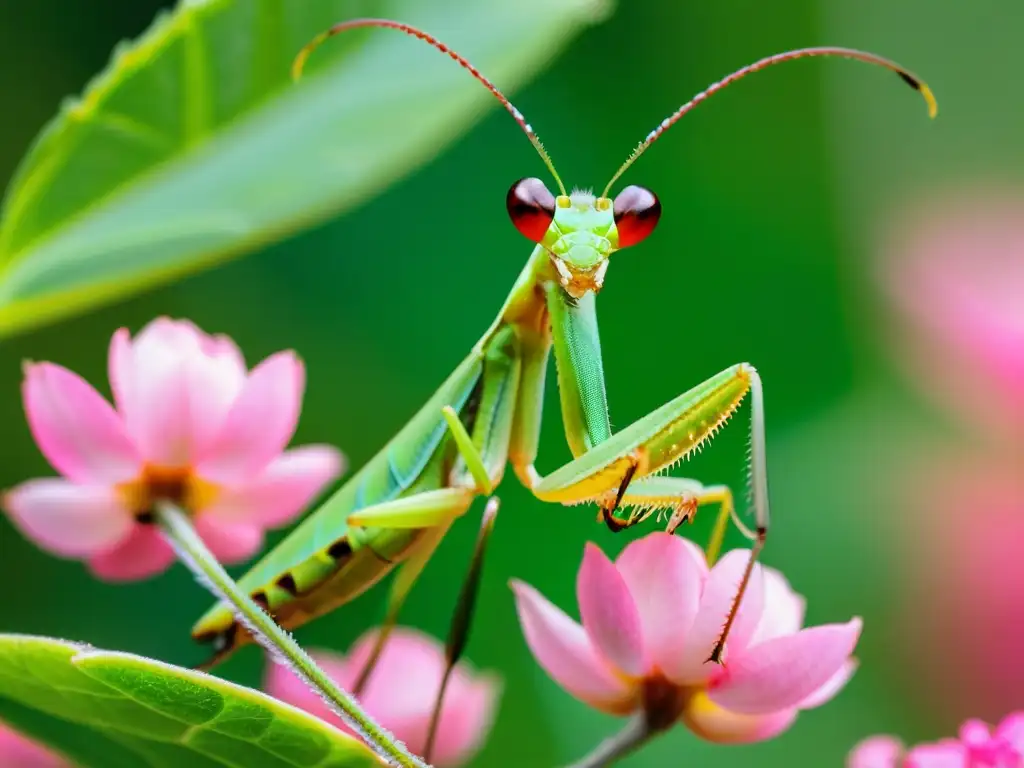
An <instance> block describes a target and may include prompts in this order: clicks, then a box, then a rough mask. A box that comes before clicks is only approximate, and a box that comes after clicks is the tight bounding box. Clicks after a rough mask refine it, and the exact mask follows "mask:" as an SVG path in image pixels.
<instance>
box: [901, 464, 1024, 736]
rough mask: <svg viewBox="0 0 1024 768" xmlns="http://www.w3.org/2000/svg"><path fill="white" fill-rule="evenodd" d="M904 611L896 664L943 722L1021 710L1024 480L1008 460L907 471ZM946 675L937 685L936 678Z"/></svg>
mask: <svg viewBox="0 0 1024 768" xmlns="http://www.w3.org/2000/svg"><path fill="white" fill-rule="evenodd" d="M902 482H903V484H904V490H903V491H902V493H903V496H904V498H905V501H904V502H903V504H901V506H900V507H899V508H900V509H901V510H905V514H902V515H901V516H900V523H899V524H900V525H902V526H903V528H904V531H903V538H904V539H905V540H906V541H907V542H908V544H907V546H908V547H913V549H914V550H916V551H917V552H918V553H919V556H917V557H908V558H906V559H905V560H904V563H903V568H904V569H905V570H906V576H905V578H904V580H903V582H902V584H903V594H902V598H903V605H902V607H901V610H900V612H899V617H898V620H897V621H896V622H894V623H893V625H892V626H891V628H889V630H888V631H889V632H890V633H891V636H890V647H891V648H893V649H896V650H897V656H896V658H895V660H896V662H897V663H898V664H899V665H900V667H902V668H903V669H904V670H906V671H907V672H909V673H910V674H912V675H913V676H914V677H915V678H917V679H918V682H917V683H916V684H915V687H917V688H918V689H919V690H920V691H921V693H922V694H923V695H924V696H925V697H926V698H927V700H928V701H929V702H930V704H929V706H931V707H932V708H935V709H938V710H939V711H941V712H942V714H943V716H945V717H960V716H962V713H963V712H965V711H968V712H974V713H977V714H978V715H980V716H982V717H995V716H997V715H998V714H999V713H1002V712H1006V711H1007V710H1009V709H1011V708H1013V707H1016V706H1019V705H1020V692H1021V690H1022V689H1024V655H1022V654H1021V653H1020V639H1019V638H1018V637H1017V636H1016V632H1013V631H1008V629H1009V628H1012V627H1021V626H1024V600H1022V599H1021V595H1022V594H1024V566H1022V563H1021V553H1022V552H1024V473H1022V472H1021V471H1020V468H1019V467H1017V468H1016V469H1015V468H1014V460H1013V459H1010V460H1006V459H1004V458H1001V457H999V456H990V455H981V456H972V455H971V454H969V453H958V452H956V450H955V448H954V447H952V446H951V447H950V448H949V451H948V455H943V456H938V455H935V451H934V450H933V451H932V452H931V453H930V454H929V455H928V456H927V457H926V458H925V459H924V460H923V461H922V460H919V461H915V462H913V463H911V462H909V461H908V462H907V466H906V467H905V468H904V472H903V475H902ZM939 669H941V670H943V672H942V674H941V675H937V674H935V670H939Z"/></svg>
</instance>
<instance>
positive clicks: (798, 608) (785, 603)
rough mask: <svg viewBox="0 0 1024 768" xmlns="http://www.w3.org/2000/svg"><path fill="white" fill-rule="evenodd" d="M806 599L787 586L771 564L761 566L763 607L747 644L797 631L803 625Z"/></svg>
mask: <svg viewBox="0 0 1024 768" xmlns="http://www.w3.org/2000/svg"><path fill="white" fill-rule="evenodd" d="M806 607H807V601H806V600H804V598H803V596H802V595H799V594H797V593H796V592H794V591H793V588H792V587H790V585H789V581H787V580H786V577H785V576H783V575H782V574H781V573H780V572H779V571H777V570H775V569H774V568H768V567H765V568H764V611H763V612H762V614H761V621H759V622H758V624H757V629H756V630H755V631H754V636H753V637H752V638H751V639H750V645H755V644H756V643H760V642H764V641H765V640H770V639H771V638H773V637H781V636H783V635H793V634H796V633H797V632H798V631H799V630H800V628H801V627H802V626H803V625H804V611H805V610H806Z"/></svg>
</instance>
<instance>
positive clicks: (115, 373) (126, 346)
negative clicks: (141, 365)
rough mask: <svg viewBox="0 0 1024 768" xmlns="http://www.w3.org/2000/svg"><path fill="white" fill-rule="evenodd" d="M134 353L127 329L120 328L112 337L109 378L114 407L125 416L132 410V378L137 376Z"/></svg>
mask: <svg viewBox="0 0 1024 768" xmlns="http://www.w3.org/2000/svg"><path fill="white" fill-rule="evenodd" d="M132 355H133V352H132V339H131V335H130V334H129V333H128V329H127V328H118V329H117V330H116V331H114V335H113V336H111V337H110V349H109V351H108V352H107V378H108V379H109V380H110V391H111V392H113V394H114V405H115V406H117V409H118V410H119V411H120V412H121V415H122V416H124V414H126V413H127V412H128V410H129V408H130V406H129V405H128V400H129V398H130V397H131V386H132V378H133V376H134V375H135V361H134V358H133V356H132Z"/></svg>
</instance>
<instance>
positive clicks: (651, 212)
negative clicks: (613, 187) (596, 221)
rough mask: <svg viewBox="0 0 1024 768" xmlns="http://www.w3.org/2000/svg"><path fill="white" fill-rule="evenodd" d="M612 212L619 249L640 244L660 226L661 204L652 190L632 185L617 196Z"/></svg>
mask: <svg viewBox="0 0 1024 768" xmlns="http://www.w3.org/2000/svg"><path fill="white" fill-rule="evenodd" d="M612 211H613V212H614V213H615V228H616V229H617V230H618V231H619V248H626V247H628V246H630V245H636V244H637V243H639V242H640V241H641V240H643V239H644V238H646V237H647V236H648V235H649V234H651V232H653V231H654V228H655V227H656V226H658V219H660V218H661V203H660V202H658V198H657V196H656V195H655V194H654V193H653V192H651V190H649V189H644V188H643V187H638V186H636V185H632V186H629V187H626V188H625V189H624V190H622V191H621V192H619V194H618V195H616V197H615V202H614V203H613V205H612Z"/></svg>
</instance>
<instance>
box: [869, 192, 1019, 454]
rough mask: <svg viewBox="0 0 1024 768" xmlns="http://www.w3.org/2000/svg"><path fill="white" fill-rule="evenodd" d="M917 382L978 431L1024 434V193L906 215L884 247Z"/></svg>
mask: <svg viewBox="0 0 1024 768" xmlns="http://www.w3.org/2000/svg"><path fill="white" fill-rule="evenodd" d="M882 256H883V259H882V262H881V264H882V269H883V271H882V279H883V283H884V285H885V288H886V289H887V292H888V294H889V296H890V298H891V300H892V303H893V306H894V307H895V308H896V310H897V311H898V312H899V314H900V316H901V320H902V323H901V327H900V329H899V334H900V338H899V339H898V340H897V341H898V343H897V344H896V345H895V346H894V350H895V351H896V352H897V359H898V360H899V362H900V363H901V364H902V365H903V366H904V367H905V368H907V369H908V370H909V372H910V373H911V376H912V378H913V381H914V382H915V384H916V385H917V386H919V387H921V388H922V389H923V390H924V391H925V392H927V393H928V394H930V395H934V396H935V397H936V398H937V399H938V400H939V402H941V403H942V404H943V405H944V406H945V407H946V408H947V409H948V410H949V411H950V412H952V413H954V414H959V415H960V416H961V417H962V418H963V419H964V420H965V421H966V422H967V424H968V425H969V426H970V427H971V428H972V429H973V430H980V431H984V432H986V433H988V434H990V435H991V436H998V437H1002V438H1010V439H1011V440H1014V441H1016V440H1017V439H1019V438H1020V437H1021V436H1022V435H1024V300H1022V297H1024V198H1021V197H1019V196H1017V195H1015V194H1013V193H1010V194H1007V193H1005V192H993V193H990V194H986V195H979V196H977V198H976V199H974V200H968V201H965V200H963V199H962V198H961V199H958V200H955V201H950V202H949V203H946V204H938V205H931V206H929V207H927V208H925V209H924V210H923V211H922V212H921V213H920V214H918V215H916V216H911V217H908V219H906V220H904V221H903V222H902V223H901V225H900V229H899V231H898V232H897V233H896V234H895V236H894V237H892V238H891V241H890V243H889V245H888V246H887V247H886V248H885V249H884V252H883V254H882Z"/></svg>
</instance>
